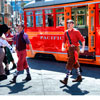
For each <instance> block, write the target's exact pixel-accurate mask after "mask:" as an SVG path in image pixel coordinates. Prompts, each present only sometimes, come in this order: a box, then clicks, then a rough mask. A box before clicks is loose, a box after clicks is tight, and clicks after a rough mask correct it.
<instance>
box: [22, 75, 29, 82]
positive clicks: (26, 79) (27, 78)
mask: <svg viewBox="0 0 100 100" xmlns="http://www.w3.org/2000/svg"><path fill="white" fill-rule="evenodd" d="M30 80H31V76H30V74H27V77H26V78H25V79H23V80H22V81H30Z"/></svg>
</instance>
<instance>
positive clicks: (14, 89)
mask: <svg viewBox="0 0 100 100" xmlns="http://www.w3.org/2000/svg"><path fill="white" fill-rule="evenodd" d="M24 83H26V82H20V83H16V84H7V85H0V88H1V87H7V88H9V89H10V92H9V93H8V94H15V93H18V92H22V91H25V90H27V89H29V88H31V87H32V86H29V87H27V88H24Z"/></svg>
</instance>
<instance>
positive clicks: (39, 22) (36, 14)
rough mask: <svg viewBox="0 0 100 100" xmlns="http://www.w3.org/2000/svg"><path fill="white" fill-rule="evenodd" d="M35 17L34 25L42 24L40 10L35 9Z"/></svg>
mask: <svg viewBox="0 0 100 100" xmlns="http://www.w3.org/2000/svg"><path fill="white" fill-rule="evenodd" d="M35 18H36V27H42V26H43V15H42V10H39V11H35Z"/></svg>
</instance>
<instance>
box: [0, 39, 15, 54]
mask: <svg viewBox="0 0 100 100" xmlns="http://www.w3.org/2000/svg"><path fill="white" fill-rule="evenodd" d="M0 46H4V47H6V46H7V47H8V48H9V49H10V51H11V52H12V53H13V52H15V51H14V49H13V48H12V47H11V46H10V44H9V43H8V42H7V41H6V40H5V39H3V38H2V37H0Z"/></svg>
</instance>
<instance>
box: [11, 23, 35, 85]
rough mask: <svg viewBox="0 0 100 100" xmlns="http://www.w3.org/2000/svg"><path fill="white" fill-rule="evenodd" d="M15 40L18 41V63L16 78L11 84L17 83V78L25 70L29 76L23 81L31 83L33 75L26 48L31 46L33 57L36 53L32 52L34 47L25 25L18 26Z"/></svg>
mask: <svg viewBox="0 0 100 100" xmlns="http://www.w3.org/2000/svg"><path fill="white" fill-rule="evenodd" d="M13 40H14V41H16V52H17V56H18V62H17V71H16V73H15V74H14V77H13V79H12V80H11V81H10V83H16V78H17V76H18V75H19V72H20V71H23V70H24V69H25V70H26V72H27V76H26V78H25V79H24V80H23V81H29V80H31V75H30V71H29V65H28V63H27V59H26V56H27V53H26V46H27V45H29V47H30V51H31V54H32V55H34V52H33V50H32V45H31V43H30V40H29V38H28V35H27V34H26V33H25V32H24V25H23V24H21V25H18V34H17V35H16V36H15V37H14V38H13Z"/></svg>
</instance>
